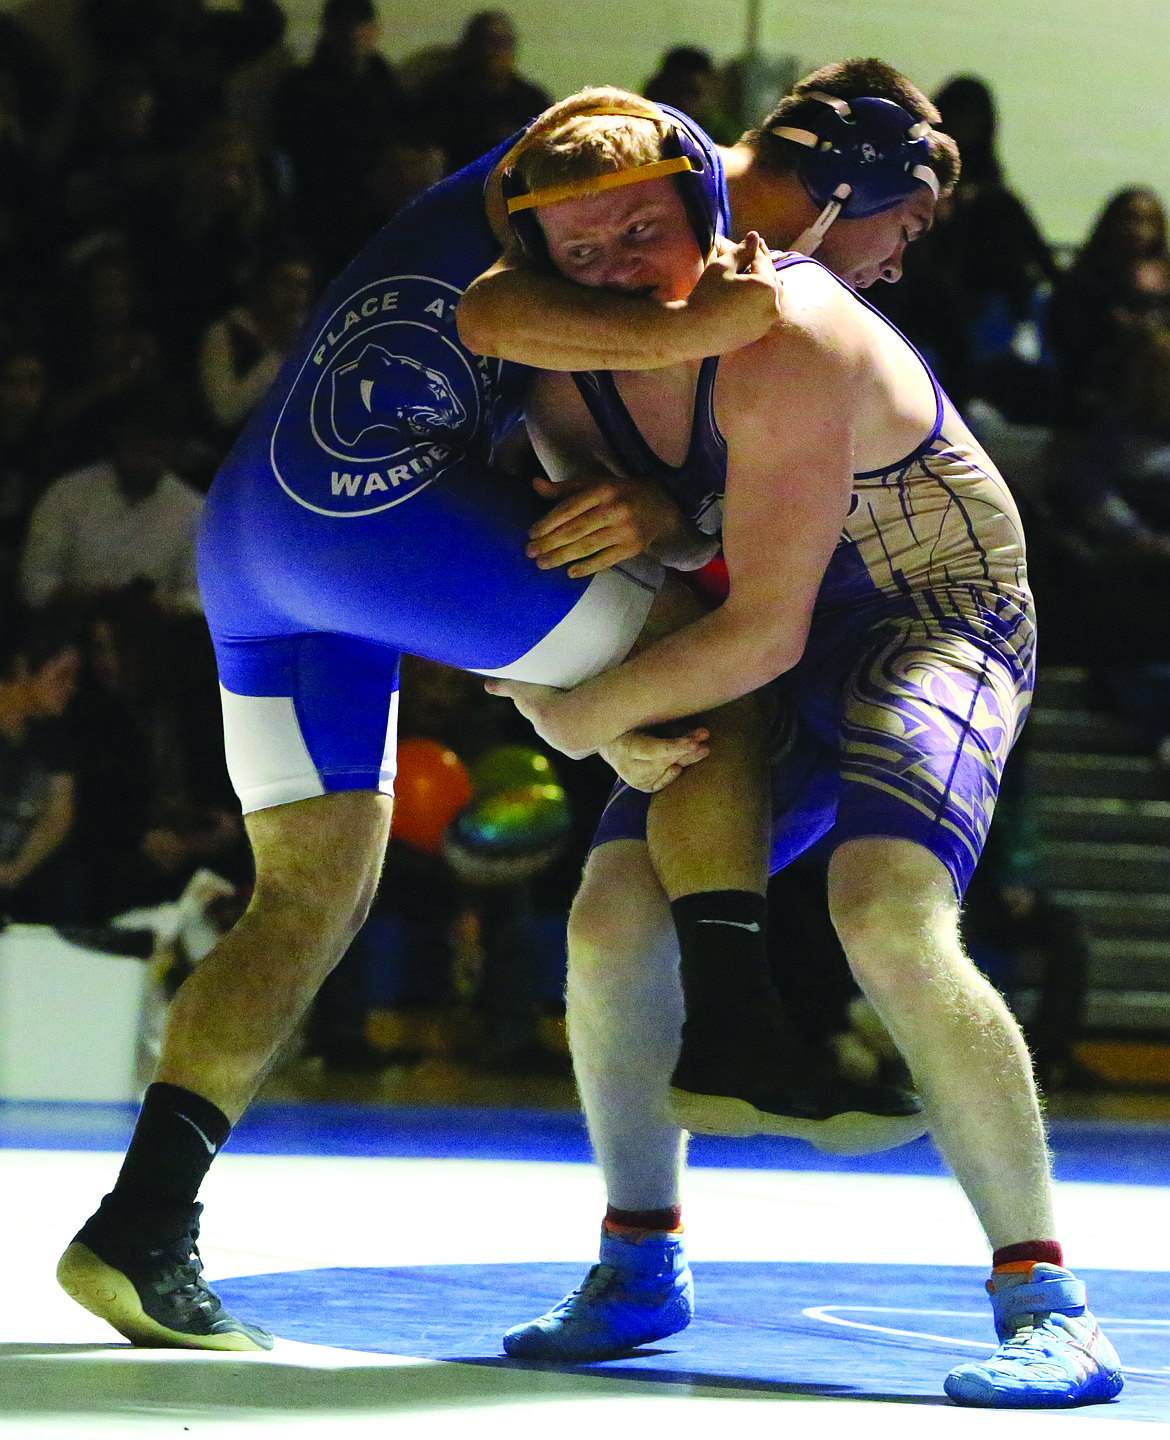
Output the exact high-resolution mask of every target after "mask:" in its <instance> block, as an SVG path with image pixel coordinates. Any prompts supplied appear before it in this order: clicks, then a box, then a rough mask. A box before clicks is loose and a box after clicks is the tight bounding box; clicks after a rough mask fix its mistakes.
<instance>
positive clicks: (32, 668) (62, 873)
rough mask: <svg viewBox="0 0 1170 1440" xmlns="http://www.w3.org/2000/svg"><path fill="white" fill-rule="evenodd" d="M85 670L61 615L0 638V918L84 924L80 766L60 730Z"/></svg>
mask: <svg viewBox="0 0 1170 1440" xmlns="http://www.w3.org/2000/svg"><path fill="white" fill-rule="evenodd" d="M79 663H80V656H79V653H78V650H77V646H76V643H75V640H74V627H73V625H72V623H71V622H70V621H69V620H68V619H66V618H64V617H63V616H62V615H60V614H55V613H47V614H42V615H39V616H25V617H22V618H21V619H19V620H18V621H17V623H16V624H12V625H7V626H5V627H3V629H2V630H0V916H7V917H8V918H10V919H14V920H22V921H27V922H34V923H41V924H64V923H67V922H73V921H78V920H83V919H84V918H85V904H86V894H85V886H84V884H83V883H82V881H81V877H80V871H79V869H78V868H77V867H75V866H72V865H70V863H69V858H68V856H67V852H66V849H65V842H66V839H67V837H68V835H69V832H70V829H71V827H72V825H73V761H72V758H71V755H70V752H69V748H68V743H67V739H66V737H65V735H64V733H63V732H62V729H61V726H60V719H61V716H62V715H64V713H65V710H66V707H67V706H68V704H69V701H70V700H71V698H72V696H73V691H74V687H75V686H76V683H77V670H78V665H79ZM54 722H56V723H54Z"/></svg>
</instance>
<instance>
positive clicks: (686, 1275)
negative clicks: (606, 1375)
mask: <svg viewBox="0 0 1170 1440" xmlns="http://www.w3.org/2000/svg"><path fill="white" fill-rule="evenodd" d="M694 1300H695V1289H694V1282H693V1280H692V1279H691V1271H690V1267H689V1266H688V1264H687V1261H686V1256H685V1255H684V1254H683V1245H682V1237H681V1235H680V1234H678V1233H677V1232H675V1231H665V1232H664V1231H660V1230H652V1231H648V1232H639V1233H638V1234H637V1236H636V1237H635V1236H629V1237H627V1236H625V1235H622V1234H620V1233H618V1232H615V1231H611V1230H607V1229H605V1228H603V1229H602V1232H601V1256H600V1260H599V1263H598V1264H596V1265H594V1267H593V1269H592V1270H590V1272H589V1274H588V1275H586V1277H585V1280H584V1283H583V1284H582V1285H581V1286H580V1287H579V1288H578V1289H576V1290H574V1291H573V1293H572V1294H571V1295H566V1296H565V1298H564V1299H563V1300H562V1301H561V1303H560V1304H559V1305H556V1306H554V1307H553V1309H551V1310H550V1311H549V1312H548V1314H547V1315H541V1316H539V1317H538V1318H537V1319H536V1320H530V1321H529V1322H528V1324H527V1325H515V1326H513V1328H512V1329H511V1330H509V1331H508V1332H507V1333H506V1334H505V1336H504V1351H505V1353H506V1354H508V1355H511V1356H513V1357H514V1358H515V1359H517V1360H559V1361H561V1362H562V1363H564V1364H570V1365H580V1364H585V1363H587V1362H588V1361H591V1360H613V1359H616V1357H617V1356H619V1355H625V1354H626V1353H627V1352H629V1351H630V1350H634V1349H636V1348H637V1347H638V1346H639V1345H646V1344H648V1343H649V1342H650V1341H651V1340H661V1339H662V1338H663V1337H664V1336H666V1335H674V1334H675V1333H676V1332H677V1331H679V1330H685V1329H686V1327H687V1326H688V1325H689V1324H690V1323H691V1316H692V1315H693V1314H694Z"/></svg>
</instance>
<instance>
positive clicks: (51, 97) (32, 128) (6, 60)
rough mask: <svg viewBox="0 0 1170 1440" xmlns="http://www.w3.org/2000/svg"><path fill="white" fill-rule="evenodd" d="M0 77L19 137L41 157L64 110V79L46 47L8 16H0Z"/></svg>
mask: <svg viewBox="0 0 1170 1440" xmlns="http://www.w3.org/2000/svg"><path fill="white" fill-rule="evenodd" d="M0 74H3V75H4V76H5V77H6V78H7V81H8V83H9V85H10V87H11V88H10V94H11V96H12V104H13V111H14V113H15V115H16V118H17V120H18V122H19V124H20V130H21V134H22V135H23V137H24V139H25V140H26V142H27V143H28V144H29V145H31V146H32V147H33V149H34V150H35V151H37V152H38V153H43V152H44V149H45V145H46V140H47V138H48V132H49V131H50V130H51V129H52V127H53V125H54V123H55V122H56V121H57V120H58V118H59V117H60V115H61V111H62V110H63V109H64V106H65V76H64V75H63V74H62V71H61V67H60V65H58V64H57V62H56V60H54V59H53V57H52V55H51V54H50V53H49V51H48V50H47V49H46V47H45V46H44V45H43V44H42V43H41V42H40V41H39V40H38V39H37V38H36V37H35V36H34V35H32V34H30V33H29V31H28V30H27V29H25V27H24V26H23V25H22V24H21V23H20V21H19V20H18V19H17V18H16V17H15V16H14V15H11V14H7V13H3V12H0Z"/></svg>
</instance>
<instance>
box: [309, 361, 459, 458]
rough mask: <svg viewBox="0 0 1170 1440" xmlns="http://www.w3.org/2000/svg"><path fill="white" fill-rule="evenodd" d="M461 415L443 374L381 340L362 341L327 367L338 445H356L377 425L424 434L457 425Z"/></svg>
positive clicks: (422, 436)
mask: <svg viewBox="0 0 1170 1440" xmlns="http://www.w3.org/2000/svg"><path fill="white" fill-rule="evenodd" d="M466 418H467V411H466V410H464V408H463V406H462V405H461V404H460V403H459V397H458V396H457V395H456V394H455V392H454V390H452V388H451V386H450V385H449V384H448V383H447V377H446V376H445V375H442V374H441V373H440V372H439V371H438V370H432V369H430V368H429V367H428V366H426V365H423V364H422V363H421V362H419V361H418V360H412V359H411V358H410V356H409V355H391V354H390V352H389V351H388V350H386V349H384V348H383V347H382V346H381V345H372V344H371V345H367V346H366V348H365V349H364V350H363V351H362V353H361V354H360V355H359V356H358V358H357V359H356V360H351V361H348V362H347V363H346V364H344V365H339V366H338V367H337V368H336V369H335V370H334V371H333V393H332V396H331V400H330V419H331V420H332V426H333V434H334V435H335V436H336V437H337V439H338V440H340V441H341V443H342V444H343V445H347V446H350V447H353V446H358V445H361V444H362V443H363V442H364V441H366V440H367V439H369V438H370V437H371V436H372V435H373V433H374V432H375V431H377V430H387V431H389V432H390V433H391V434H394V435H413V436H414V437H415V438H416V439H419V440H424V439H429V438H431V437H432V436H433V435H434V433H435V431H436V430H449V431H452V432H454V431H456V430H458V428H459V426H460V425H461V424H462V422H463V421H464V420H465V419H466Z"/></svg>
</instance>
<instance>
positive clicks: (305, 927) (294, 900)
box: [241, 791, 390, 972]
mask: <svg viewBox="0 0 1170 1440" xmlns="http://www.w3.org/2000/svg"><path fill="white" fill-rule="evenodd" d="M389 822H390V800H389V798H388V797H387V796H384V795H379V794H376V793H374V792H372V791H347V792H342V793H338V794H331V795H325V796H319V797H315V798H314V799H312V800H307V801H297V802H295V803H293V804H290V805H281V806H275V807H273V808H272V809H271V810H263V811H257V812H255V813H253V814H252V815H249V816H248V817H247V825H248V833H249V836H250V838H251V840H252V847H253V852H254V855H255V861H256V885H255V891H254V893H253V897H252V903H251V905H250V906H249V908H248V911H247V914H246V915H245V917H244V921H243V922H241V923H243V924H245V925H246V926H247V927H248V928H249V929H250V930H252V931H253V932H260V933H262V934H264V935H266V936H268V937H270V938H271V942H272V945H273V947H274V948H275V947H276V946H277V945H278V944H279V946H280V951H279V952H278V954H277V956H276V957H275V958H277V959H282V960H283V961H284V963H286V964H296V963H298V962H301V963H309V964H310V965H311V966H312V967H313V968H317V969H320V968H322V967H323V968H324V970H325V971H326V972H327V971H328V969H329V968H331V966H332V964H334V963H335V962H336V960H337V958H338V957H339V955H340V953H341V951H342V950H343V949H344V948H345V947H346V946H347V945H348V944H349V942H350V941H351V940H352V939H353V937H354V935H356V934H357V932H358V930H359V929H360V928H361V926H362V924H363V922H364V921H365V918H366V916H367V915H368V913H369V910H370V906H371V904H372V903H373V899H374V895H375V893H376V891H377V886H378V877H379V875H380V873H381V867H382V860H383V857H384V855H385V850H386V840H387V837H388V833H389Z"/></svg>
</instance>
